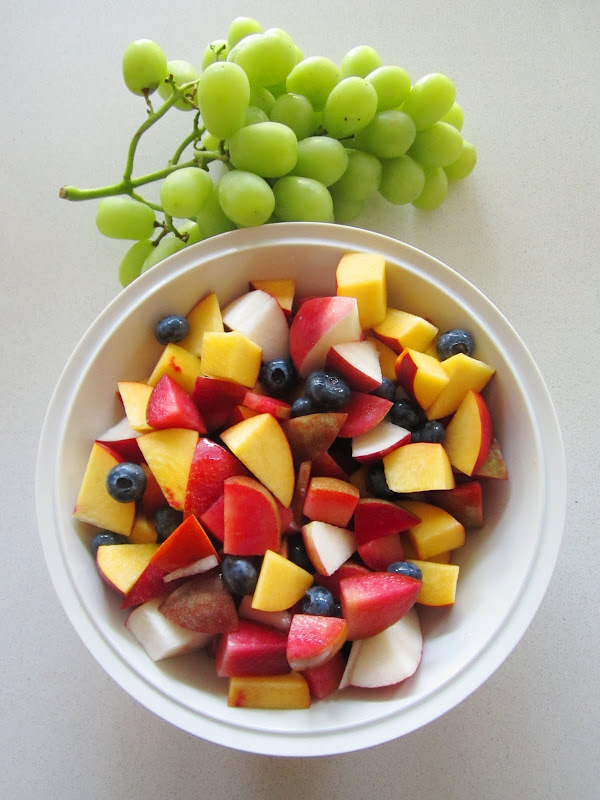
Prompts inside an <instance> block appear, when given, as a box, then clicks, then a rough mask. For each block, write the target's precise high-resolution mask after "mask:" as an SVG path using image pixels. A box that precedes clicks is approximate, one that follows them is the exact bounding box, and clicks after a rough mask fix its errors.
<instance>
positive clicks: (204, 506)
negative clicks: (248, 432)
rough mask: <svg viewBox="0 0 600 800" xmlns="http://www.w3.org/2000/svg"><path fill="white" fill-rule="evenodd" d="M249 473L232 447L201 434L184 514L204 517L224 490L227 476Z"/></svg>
mask: <svg viewBox="0 0 600 800" xmlns="http://www.w3.org/2000/svg"><path fill="white" fill-rule="evenodd" d="M247 474H248V471H247V469H246V468H245V467H244V465H243V464H242V463H241V462H240V461H239V460H238V459H237V458H236V457H235V456H234V455H232V454H231V453H230V452H229V451H228V450H226V449H225V448H224V447H222V446H221V445H220V444H217V442H213V441H212V440H211V439H207V438H206V437H204V436H201V437H200V438H199V439H198V444H197V445H196V449H195V450H194V455H193V457H192V464H191V467H190V474H189V478H188V483H187V488H186V494H185V506H184V512H183V513H184V515H185V516H188V515H190V514H193V515H194V516H195V517H197V518H198V519H200V517H201V516H202V515H203V514H204V513H205V511H208V509H209V508H210V507H211V506H212V504H213V503H214V502H215V501H217V500H218V499H219V497H220V496H221V495H222V494H223V486H224V484H225V481H226V479H227V478H232V477H234V476H235V475H247Z"/></svg>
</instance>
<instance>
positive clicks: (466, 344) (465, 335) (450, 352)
mask: <svg viewBox="0 0 600 800" xmlns="http://www.w3.org/2000/svg"><path fill="white" fill-rule="evenodd" d="M474 350H475V342H474V341H473V337H472V336H471V334H470V333H469V331H466V330H464V329H463V328H453V329H452V330H451V331H446V332H445V333H442V334H441V336H440V337H439V338H438V340H437V342H436V352H437V355H438V357H439V358H440V359H442V360H443V361H444V360H445V359H447V358H450V357H451V356H455V355H457V354H458V353H464V354H465V355H467V356H472V355H473V351H474Z"/></svg>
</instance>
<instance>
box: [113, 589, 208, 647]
mask: <svg viewBox="0 0 600 800" xmlns="http://www.w3.org/2000/svg"><path fill="white" fill-rule="evenodd" d="M163 600H164V598H163V597H156V598H154V599H153V600H148V602H146V603H144V604H143V605H141V606H138V607H137V608H136V609H134V610H133V611H132V612H131V614H130V615H129V616H128V617H127V620H126V622H125V625H126V627H127V629H128V630H129V631H130V633H131V634H132V635H133V636H135V638H136V639H137V640H138V642H139V643H140V644H141V645H142V647H143V648H144V650H145V651H146V653H148V655H149V656H150V658H151V659H152V660H153V661H161V660H162V659H163V658H172V657H173V656H179V655H183V654H184V653H191V652H192V651H194V650H199V649H200V648H201V647H204V645H205V644H206V643H207V642H208V640H209V639H210V638H211V637H210V634H207V633H198V632H197V631H192V630H189V629H188V628H182V627H181V625H177V624H176V623H175V622H171V621H170V620H168V619H167V618H166V617H165V616H164V614H162V613H161V612H160V611H159V610H158V607H159V606H160V604H161V603H162V602H163Z"/></svg>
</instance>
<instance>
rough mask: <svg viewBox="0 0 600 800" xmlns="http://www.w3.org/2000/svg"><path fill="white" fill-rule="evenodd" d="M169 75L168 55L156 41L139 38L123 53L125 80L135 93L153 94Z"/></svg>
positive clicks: (130, 89)
mask: <svg viewBox="0 0 600 800" xmlns="http://www.w3.org/2000/svg"><path fill="white" fill-rule="evenodd" d="M166 77H167V57H166V56H165V54H164V52H163V50H162V48H161V47H159V45H157V44H156V42H153V41H151V40H150V39H138V40H137V41H135V42H131V44H128V45H127V47H126V48H125V52H124V53H123V80H124V81H125V85H126V86H127V88H128V89H129V91H130V92H133V94H142V95H143V94H152V92H155V91H156V89H157V88H158V85H159V83H161V82H162V81H164V79H165V78H166Z"/></svg>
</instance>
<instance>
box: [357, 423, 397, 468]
mask: <svg viewBox="0 0 600 800" xmlns="http://www.w3.org/2000/svg"><path fill="white" fill-rule="evenodd" d="M410 436H411V434H410V431H409V430H407V429H406V428H402V427H401V426H400V425H394V423H393V422H388V421H387V420H386V419H384V420H382V421H381V422H380V423H379V424H378V425H375V427H374V428H371V430H370V431H367V432H366V433H363V434H361V435H359V436H355V437H354V438H353V439H352V458H355V459H356V460H357V461H360V462H361V463H365V462H369V461H379V460H380V459H382V458H383V457H384V456H387V454H388V453H391V452H392V450H396V448H398V447H402V445H404V444H408V443H409V442H410Z"/></svg>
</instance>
